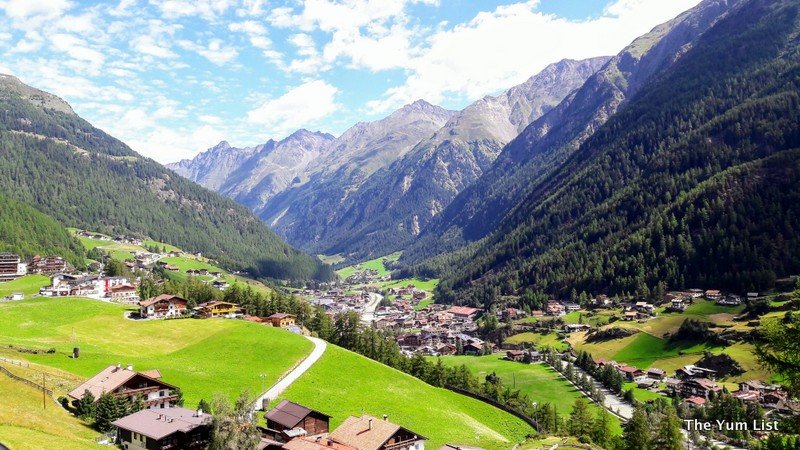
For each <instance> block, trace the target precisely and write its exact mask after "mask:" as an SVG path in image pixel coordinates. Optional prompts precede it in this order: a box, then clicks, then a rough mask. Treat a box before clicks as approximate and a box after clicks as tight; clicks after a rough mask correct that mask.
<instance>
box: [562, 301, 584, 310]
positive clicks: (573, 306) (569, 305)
mask: <svg viewBox="0 0 800 450" xmlns="http://www.w3.org/2000/svg"><path fill="white" fill-rule="evenodd" d="M564 310H566V311H567V312H575V311H580V310H581V305H579V304H577V303H564Z"/></svg>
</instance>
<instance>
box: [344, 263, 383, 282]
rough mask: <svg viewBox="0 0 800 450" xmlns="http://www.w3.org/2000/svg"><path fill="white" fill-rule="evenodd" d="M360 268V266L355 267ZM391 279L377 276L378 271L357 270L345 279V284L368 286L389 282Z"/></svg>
mask: <svg viewBox="0 0 800 450" xmlns="http://www.w3.org/2000/svg"><path fill="white" fill-rule="evenodd" d="M356 267H360V265H358V266H356ZM391 279H392V277H391V276H389V275H379V274H378V271H377V270H375V269H364V270H358V271H356V272H355V273H353V274H352V275H350V276H348V277H347V278H345V280H344V282H345V284H350V285H356V284H369V283H375V282H379V281H389V280H391Z"/></svg>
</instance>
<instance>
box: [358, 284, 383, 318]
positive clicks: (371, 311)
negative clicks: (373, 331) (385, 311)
mask: <svg viewBox="0 0 800 450" xmlns="http://www.w3.org/2000/svg"><path fill="white" fill-rule="evenodd" d="M381 300H383V296H382V295H381V294H376V293H374V292H370V293H369V303H367V304H366V306H364V311H363V312H362V313H361V323H363V324H364V325H368V326H372V321H373V320H375V310H376V309H378V305H380V304H381Z"/></svg>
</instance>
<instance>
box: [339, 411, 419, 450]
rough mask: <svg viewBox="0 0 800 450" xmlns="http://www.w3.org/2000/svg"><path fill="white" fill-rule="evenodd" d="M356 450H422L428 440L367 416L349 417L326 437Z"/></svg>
mask: <svg viewBox="0 0 800 450" xmlns="http://www.w3.org/2000/svg"><path fill="white" fill-rule="evenodd" d="M328 439H330V440H331V441H333V442H336V443H339V444H344V445H349V446H351V447H355V448H357V449H358V450H424V449H425V441H426V440H427V439H428V438H426V437H425V436H421V435H419V434H417V433H415V432H413V431H411V430H409V429H407V428H404V427H402V426H400V425H396V424H394V423H392V422H389V420H388V418H387V417H386V416H383V420H380V419H377V418H375V417H372V416H369V415H366V414H365V415H363V416H361V417H355V416H350V417H348V418H347V419H346V420H345V421H344V422H343V423H342V424H341V425H339V427H338V428H337V429H336V430H334V431H333V433H331V434H330V435H329V436H328Z"/></svg>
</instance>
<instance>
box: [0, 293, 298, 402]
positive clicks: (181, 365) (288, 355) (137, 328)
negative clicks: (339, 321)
mask: <svg viewBox="0 0 800 450" xmlns="http://www.w3.org/2000/svg"><path fill="white" fill-rule="evenodd" d="M124 311H125V307H123V306H121V305H116V304H110V303H104V302H99V301H94V300H88V299H75V298H59V299H45V298H40V299H35V300H24V301H20V302H12V303H4V304H0V345H8V344H13V345H16V346H23V347H30V348H41V349H49V348H55V349H56V353H55V354H37V355H32V354H23V353H20V354H18V356H12V357H14V358H15V359H27V360H29V361H31V362H34V363H40V364H43V365H46V366H49V367H54V368H58V369H61V370H64V371H66V372H69V373H72V374H75V375H79V376H81V377H84V378H88V377H90V376H92V375H94V374H95V373H97V372H99V371H100V370H101V369H103V368H104V367H106V366H108V365H111V364H117V363H122V364H133V365H134V367H135V368H137V369H139V370H147V369H154V368H156V369H159V370H160V371H161V373H162V374H163V376H164V381H166V382H169V383H173V384H175V385H177V386H179V387H181V388H182V389H183V391H184V394H185V398H186V402H187V405H190V406H193V405H195V404H196V403H197V402H198V401H199V400H200V399H201V398H205V399H210V398H211V396H212V394H213V393H214V392H220V393H223V394H226V395H228V396H230V397H235V396H237V395H238V394H239V393H240V392H241V391H242V390H244V389H248V390H250V391H251V392H253V393H255V392H257V391H261V390H262V389H264V388H265V386H264V383H266V384H267V386H266V387H268V386H269V385H271V384H272V383H273V382H275V381H277V380H278V379H279V378H280V377H281V375H282V374H283V373H284V372H286V371H287V370H289V369H290V368H291V367H293V366H294V365H295V364H296V363H297V362H298V361H299V360H300V359H302V358H303V357H304V356H305V355H307V354H308V353H309V352H310V351H311V348H312V344H311V343H310V342H309V341H307V340H306V339H304V338H303V337H301V336H297V335H295V334H292V333H290V332H288V331H285V330H281V329H275V328H271V327H265V326H263V325H258V324H254V323H250V322H245V321H238V320H224V319H213V320H200V319H181V320H169V321H163V320H155V321H131V320H127V319H125V318H123V312H124ZM73 347H80V351H81V356H80V358H79V359H72V358H70V357H69V356H68V355H69V354H70V353H71V351H72V348H73ZM261 374H264V375H266V377H265V378H264V380H262V379H261V378H260V377H259V375H261Z"/></svg>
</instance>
